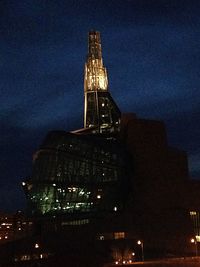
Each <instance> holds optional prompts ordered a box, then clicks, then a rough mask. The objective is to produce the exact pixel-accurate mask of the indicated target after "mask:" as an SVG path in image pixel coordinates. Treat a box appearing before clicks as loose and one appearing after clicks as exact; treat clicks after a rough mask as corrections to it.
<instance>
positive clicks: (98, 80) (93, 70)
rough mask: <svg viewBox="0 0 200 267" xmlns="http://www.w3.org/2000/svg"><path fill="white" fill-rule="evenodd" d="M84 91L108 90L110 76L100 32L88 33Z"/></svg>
mask: <svg viewBox="0 0 200 267" xmlns="http://www.w3.org/2000/svg"><path fill="white" fill-rule="evenodd" d="M84 81H85V82H84V91H85V92H88V91H107V89H108V78H107V72H106V68H105V67H104V66H103V59H102V52H101V38H100V33H99V32H95V31H91V32H89V35H88V56H87V62H86V64H85V80H84Z"/></svg>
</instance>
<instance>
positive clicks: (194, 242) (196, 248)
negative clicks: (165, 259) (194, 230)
mask: <svg viewBox="0 0 200 267" xmlns="http://www.w3.org/2000/svg"><path fill="white" fill-rule="evenodd" d="M190 242H191V243H192V244H194V245H195V254H196V257H197V256H198V244H197V240H196V238H191V239H190Z"/></svg>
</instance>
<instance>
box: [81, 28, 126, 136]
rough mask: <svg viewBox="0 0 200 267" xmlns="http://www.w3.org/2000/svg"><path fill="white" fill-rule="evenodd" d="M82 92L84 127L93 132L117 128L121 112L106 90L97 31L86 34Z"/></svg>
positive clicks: (105, 77) (99, 39)
mask: <svg viewBox="0 0 200 267" xmlns="http://www.w3.org/2000/svg"><path fill="white" fill-rule="evenodd" d="M84 94H85V110H84V127H85V128H92V129H93V132H94V133H103V132H115V131H117V130H119V124H120V116H121V113H120V111H119V109H118V107H117V105H116V104H115V102H114V101H113V99H112V97H111V95H110V94H109V92H108V77H107V71H106V68H105V67H104V65H103V59H102V51H101V38H100V33H99V32H98V31H90V32H89V35H88V55H87V60H86V63H85V75H84Z"/></svg>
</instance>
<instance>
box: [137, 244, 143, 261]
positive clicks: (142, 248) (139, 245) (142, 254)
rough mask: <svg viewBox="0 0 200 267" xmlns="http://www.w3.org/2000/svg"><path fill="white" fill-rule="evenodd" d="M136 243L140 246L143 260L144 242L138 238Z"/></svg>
mask: <svg viewBox="0 0 200 267" xmlns="http://www.w3.org/2000/svg"><path fill="white" fill-rule="evenodd" d="M137 244H138V245H139V246H141V250H142V261H144V242H143V241H141V240H138V241H137Z"/></svg>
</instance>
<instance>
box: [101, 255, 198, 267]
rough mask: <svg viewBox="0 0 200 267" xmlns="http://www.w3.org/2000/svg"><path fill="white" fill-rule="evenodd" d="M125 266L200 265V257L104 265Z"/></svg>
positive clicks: (175, 266)
mask: <svg viewBox="0 0 200 267" xmlns="http://www.w3.org/2000/svg"><path fill="white" fill-rule="evenodd" d="M113 266H124V267H131V266H132V267H137V266H138V267H141V266H144V267H154V266H155V267H168V266H170V267H199V266H200V257H186V258H174V259H163V260H154V261H146V262H134V263H132V264H107V265H105V266H104V267H113Z"/></svg>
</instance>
